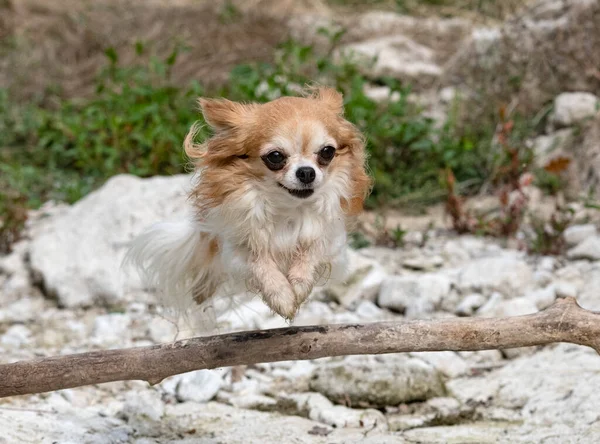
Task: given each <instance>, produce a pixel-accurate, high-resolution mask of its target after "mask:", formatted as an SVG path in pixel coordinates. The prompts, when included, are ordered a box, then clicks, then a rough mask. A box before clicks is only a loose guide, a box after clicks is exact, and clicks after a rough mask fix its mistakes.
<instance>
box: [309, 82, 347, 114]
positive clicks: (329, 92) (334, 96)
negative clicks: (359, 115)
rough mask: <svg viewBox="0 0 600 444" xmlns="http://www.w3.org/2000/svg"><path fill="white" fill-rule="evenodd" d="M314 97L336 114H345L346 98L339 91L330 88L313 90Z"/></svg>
mask: <svg viewBox="0 0 600 444" xmlns="http://www.w3.org/2000/svg"><path fill="white" fill-rule="evenodd" d="M312 90H313V93H312V97H313V98H314V99H316V100H319V101H321V102H323V103H325V104H326V105H327V107H328V108H329V109H331V111H333V112H334V113H336V114H339V115H342V114H344V96H342V94H341V93H340V92H338V91H337V90H335V89H333V88H328V87H317V88H312Z"/></svg>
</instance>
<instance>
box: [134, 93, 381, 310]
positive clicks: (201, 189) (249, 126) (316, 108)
mask: <svg viewBox="0 0 600 444" xmlns="http://www.w3.org/2000/svg"><path fill="white" fill-rule="evenodd" d="M199 104H200V108H201V110H202V113H203V115H204V118H205V120H206V122H207V123H208V125H210V127H211V128H212V129H213V130H214V135H213V136H212V137H211V138H209V139H208V140H206V141H205V142H204V143H202V144H196V143H194V136H195V134H196V128H192V130H191V131H190V133H189V134H188V136H187V138H186V140H185V144H184V146H185V150H186V153H187V155H188V156H189V157H190V158H191V159H192V160H193V161H194V163H195V165H196V169H197V173H198V174H197V183H196V184H195V186H194V188H193V191H192V193H191V195H190V197H191V198H192V200H191V201H192V203H193V207H194V208H193V209H194V214H193V216H192V217H190V218H189V219H188V220H183V221H180V222H174V223H161V224H158V225H156V226H154V227H152V228H151V229H150V230H148V231H147V232H145V233H143V234H142V235H141V236H140V237H138V238H137V239H136V240H134V242H133V244H132V247H131V249H130V251H129V253H128V260H129V261H131V262H133V263H135V264H137V265H138V267H139V268H140V269H141V270H142V272H143V274H144V276H145V277H146V278H147V280H148V282H149V284H150V285H152V286H153V287H156V288H157V289H158V291H159V293H161V294H162V295H163V300H164V301H165V302H167V303H171V304H173V303H175V304H176V305H177V304H179V305H186V304H187V302H189V301H191V300H192V299H193V300H195V301H196V302H197V303H200V304H202V303H204V302H205V301H208V300H209V299H211V298H213V297H214V296H215V295H216V294H218V293H219V292H222V291H224V290H223V289H225V288H226V289H227V291H228V292H230V293H234V292H236V291H246V290H252V291H255V292H256V293H258V294H260V296H261V297H262V299H263V301H264V302H265V303H266V304H267V305H268V306H269V307H270V308H271V309H272V310H273V311H274V312H276V313H278V314H279V315H281V316H283V317H284V318H286V319H293V318H294V316H295V315H296V313H297V311H298V308H299V307H300V305H301V304H302V303H303V302H304V301H305V300H306V298H307V297H308V295H309V294H310V293H311V291H312V289H313V287H314V286H315V285H317V283H318V282H319V280H320V279H321V278H323V277H325V278H327V279H342V278H343V276H344V273H345V244H346V233H347V229H348V227H349V224H351V223H352V221H353V219H354V217H355V216H356V215H357V214H359V213H360V212H361V211H362V208H363V202H364V199H365V198H366V196H367V194H368V192H369V189H370V185H371V180H370V178H369V177H368V175H367V174H366V170H365V149H364V148H365V147H364V140H363V137H362V136H361V134H360V133H359V131H358V130H357V129H356V128H355V127H354V126H353V125H352V124H351V123H350V122H348V121H347V120H346V119H344V117H343V100H342V96H341V94H339V93H338V92H337V91H335V90H333V89H329V88H318V89H314V90H311V91H310V93H309V94H307V95H306V96H305V97H282V98H279V99H276V100H274V101H271V102H269V103H266V104H242V103H236V102H232V101H229V100H225V99H204V98H203V99H200V100H199ZM326 147H327V148H326ZM332 149H333V151H334V155H333V157H332V158H331V159H328V157H329V154H331V152H332ZM275 151H277V152H278V153H279V154H272V153H273V152H275ZM281 158H284V162H283V164H282V165H280V163H275V164H274V163H273V162H271V161H270V160H269V159H275V160H278V159H281ZM299 168H304V170H303V171H308V173H307V174H308V175H307V176H306V177H304V176H302V174H300V173H301V172H298V169H299ZM302 177H304V179H301V178H302ZM303 180H304V181H303ZM305 182H306V183H305Z"/></svg>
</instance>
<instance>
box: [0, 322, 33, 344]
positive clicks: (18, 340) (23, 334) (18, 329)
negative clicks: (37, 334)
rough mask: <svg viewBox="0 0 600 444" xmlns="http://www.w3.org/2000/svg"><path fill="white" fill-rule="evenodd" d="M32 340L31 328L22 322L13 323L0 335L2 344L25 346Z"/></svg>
mask: <svg viewBox="0 0 600 444" xmlns="http://www.w3.org/2000/svg"><path fill="white" fill-rule="evenodd" d="M30 342H31V330H29V329H28V328H27V327H25V326H24V325H21V324H16V325H13V326H12V327H9V328H8V330H6V333H4V334H3V335H2V336H1V337H0V344H2V345H6V346H11V347H23V346H24V345H27V344H29V343H30Z"/></svg>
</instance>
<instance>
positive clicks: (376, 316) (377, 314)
mask: <svg viewBox="0 0 600 444" xmlns="http://www.w3.org/2000/svg"><path fill="white" fill-rule="evenodd" d="M354 312H355V313H356V315H358V317H359V318H360V319H361V320H362V321H382V320H386V319H389V318H390V317H391V315H390V312H389V311H387V310H382V309H381V308H379V307H378V306H377V305H375V304H374V303H373V302H371V301H361V302H360V304H358V306H357V307H356V309H355V310H354Z"/></svg>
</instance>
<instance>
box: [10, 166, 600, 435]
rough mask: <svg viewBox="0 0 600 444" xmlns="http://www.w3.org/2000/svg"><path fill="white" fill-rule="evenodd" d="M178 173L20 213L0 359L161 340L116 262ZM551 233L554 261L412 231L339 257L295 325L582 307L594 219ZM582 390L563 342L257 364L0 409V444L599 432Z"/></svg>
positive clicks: (163, 333) (182, 179)
mask: <svg viewBox="0 0 600 444" xmlns="http://www.w3.org/2000/svg"><path fill="white" fill-rule="evenodd" d="M188 180H189V177H187V176H179V177H173V178H160V177H157V178H152V179H138V178H135V177H132V176H117V177H115V178H113V179H111V180H110V181H109V182H108V183H107V184H106V185H105V186H104V187H103V188H102V189H100V190H99V191H97V192H95V193H92V194H90V195H89V196H88V197H86V198H84V199H83V200H81V201H79V202H78V203H77V204H75V205H73V206H71V207H68V206H62V205H53V204H48V205H46V206H45V207H44V208H42V210H40V211H39V212H38V213H37V214H34V215H33V216H32V218H31V220H30V226H29V228H28V238H26V239H25V240H23V241H21V242H20V243H19V244H17V245H16V247H15V250H14V252H13V253H12V254H11V255H9V256H6V257H3V258H1V260H0V362H2V363H8V362H14V361H17V360H22V359H31V358H34V357H38V356H52V355H58V354H66V353H73V352H79V351H87V350H97V349H109V348H121V347H130V346H138V345H149V344H156V343H163V342H169V341H171V340H173V339H174V338H175V337H176V335H177V331H176V327H175V326H174V325H173V323H171V322H170V321H169V320H168V318H165V316H164V315H163V314H162V313H161V311H160V308H159V307H156V306H155V305H154V304H153V301H152V298H151V297H150V295H149V294H148V293H147V292H146V291H145V290H144V289H143V288H141V287H140V286H139V282H138V281H137V280H136V278H135V276H134V275H130V274H127V273H123V272H121V271H120V270H119V265H120V261H121V258H122V255H123V253H124V251H125V246H126V242H127V241H128V240H129V239H131V238H132V237H133V236H134V235H135V234H136V233H137V232H139V231H140V230H141V229H142V228H143V227H144V226H145V225H146V224H148V223H151V222H153V221H154V220H158V219H162V218H164V217H169V216H177V215H179V214H181V212H183V211H185V210H184V208H185V197H184V192H185V189H186V186H187V184H188ZM150 195H151V196H152V197H153V199H151V200H149V199H147V197H148V196H150ZM580 211H583V210H580ZM582 216H585V215H583V214H582ZM423 219H424V220H423V221H422V222H423V225H424V226H427V224H425V223H424V222H425V219H427V216H424V217H423ZM413 222H414V221H413ZM412 225H413V226H414V227H416V226H418V225H419V224H417V223H413V224H412ZM441 226H443V221H441V220H436V221H434V224H433V227H441ZM566 237H567V240H568V242H569V245H570V250H569V252H568V254H567V255H566V257H559V258H554V257H533V256H527V255H526V254H524V253H522V252H520V251H518V250H515V249H510V248H506V247H504V246H502V245H500V244H499V243H498V241H494V240H491V239H482V238H476V237H471V236H463V237H456V236H454V235H452V234H450V233H448V232H446V231H445V230H443V229H441V228H433V229H430V230H425V231H421V230H416V229H415V230H413V231H409V232H408V233H407V234H406V235H405V245H404V247H402V248H397V249H391V248H390V249H388V248H381V247H369V248H364V249H361V250H357V251H352V252H351V256H352V273H353V277H352V278H351V279H350V280H349V282H350V284H348V285H345V286H340V285H334V286H330V287H326V288H322V289H319V290H318V291H316V292H315V293H314V294H313V296H312V300H311V301H310V302H309V303H308V304H307V305H305V306H304V307H303V309H302V311H301V313H300V315H299V317H298V318H297V320H296V321H295V324H296V325H301V324H324V323H328V324H331V323H345V322H374V321H381V320H404V319H415V318H419V319H421V318H439V317H453V316H505V315H506V316H508V315H520V314H527V313H534V312H536V311H538V310H541V309H544V308H545V307H547V306H549V305H550V304H552V302H553V301H554V300H555V299H556V298H558V297H565V296H576V297H577V299H578V301H579V303H580V304H581V305H582V306H583V307H585V308H588V309H595V310H599V309H600V296H598V294H597V291H596V289H597V288H598V286H600V265H599V263H598V262H597V261H598V260H600V253H599V251H600V249H599V248H597V246H598V245H599V244H600V236H599V235H598V232H597V229H596V226H595V225H594V224H580V225H575V226H572V227H571V228H569V230H568V231H567V233H566ZM596 284H598V285H596ZM218 315H219V317H218V321H219V323H218V326H217V329H216V331H230V330H243V329H253V328H273V327H278V326H283V325H285V324H284V322H283V321H282V320H281V319H279V318H277V317H274V316H272V315H271V314H270V313H269V311H268V310H267V309H266V307H265V306H264V304H262V302H261V301H260V300H258V299H254V300H253V299H240V300H238V301H237V303H236V304H235V306H234V307H231V308H228V309H222V310H221V311H219V312H218ZM184 333H185V332H184ZM181 334H182V333H181V332H180V337H181ZM190 334H191V333H190ZM598 385H600V358H599V357H598V356H597V354H596V353H595V352H594V351H593V350H591V349H588V348H585V347H580V346H574V345H567V344H557V345H551V346H547V347H540V348H526V349H518V350H503V351H484V352H463V353H454V352H436V353H410V354H402V355H400V354H399V355H385V356H357V357H346V358H324V359H319V360H315V361H298V362H280V363H274V364H259V365H252V366H248V367H236V368H223V369H217V370H210V371H209V370H206V371H198V372H192V373H188V374H184V375H179V376H174V377H171V378H168V379H166V380H164V381H163V382H162V383H160V384H159V385H157V386H154V387H150V386H149V385H148V384H147V383H144V382H118V383H110V384H103V385H98V386H90V387H82V388H77V389H69V390H63V391H59V392H54V393H48V394H40V395H33V396H23V397H14V398H7V399H1V400H0V430H2V433H1V434H0V442H6V443H13V442H14V443H16V442H48V443H50V442H57V443H66V442H73V443H75V442H77V443H81V442H86V443H87V442H90V443H92V442H93V443H116V442H135V443H150V442H189V443H192V442H194V443H207V444H208V443H215V444H216V443H244V444H247V443H265V442H295V443H351V442H367V443H368V442H372V443H388V442H389V443H392V442H393V443H404V442H407V443H417V442H419V443H447V442H456V443H464V442H477V443H496V442H509V441H510V442H536V443H537V442H547V443H566V442H586V443H587V442H596V441H598V440H599V439H600V420H599V419H600V401H599V400H598V397H597V396H596V392H597V390H596V389H595V388H596V387H597V386H598Z"/></svg>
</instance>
